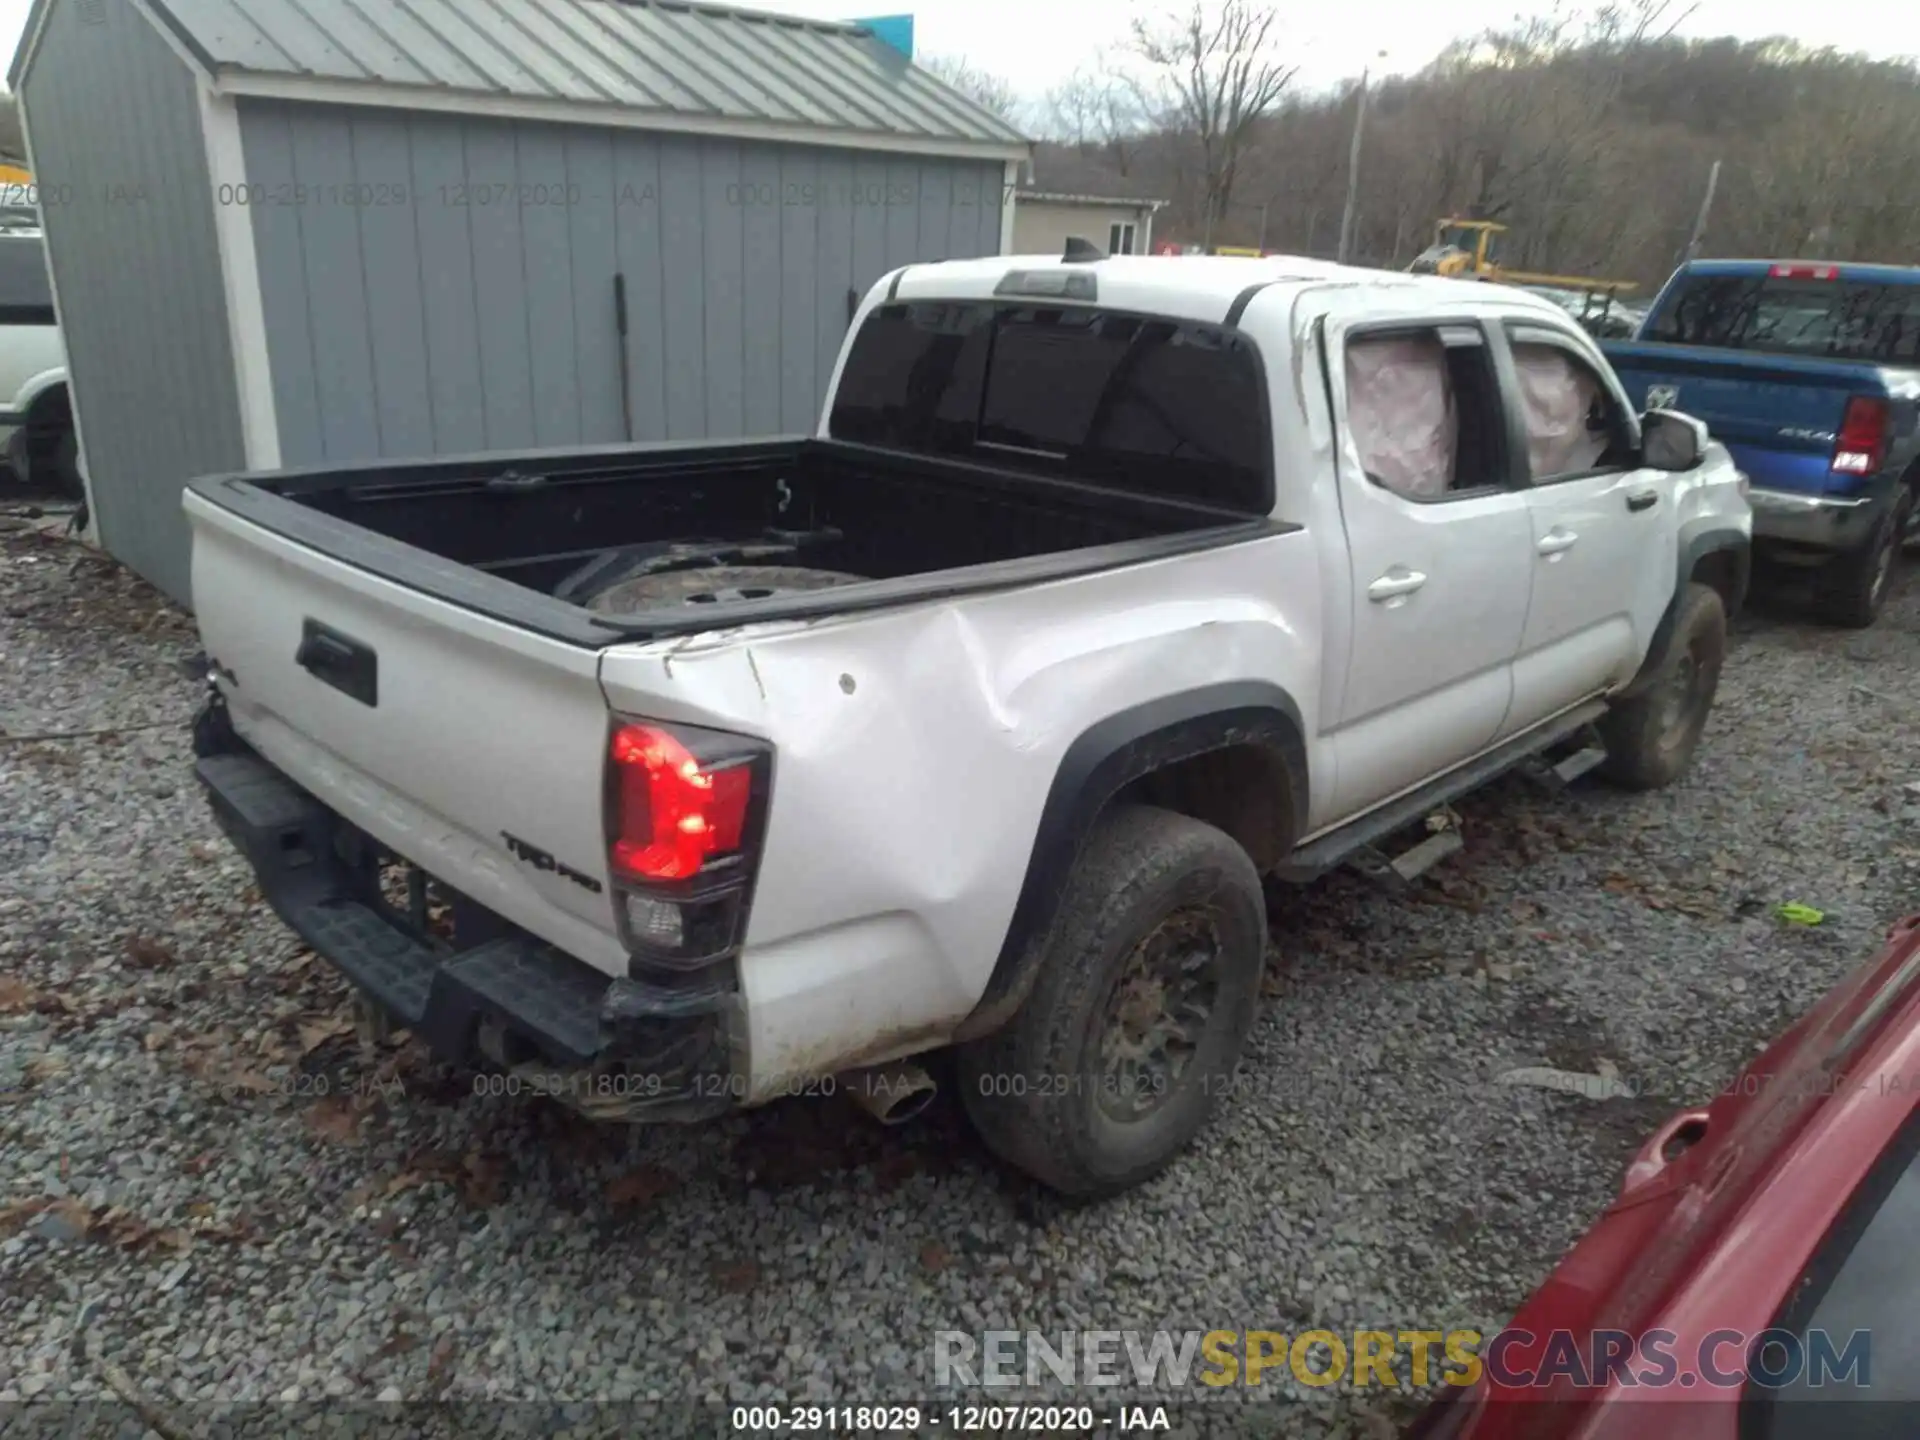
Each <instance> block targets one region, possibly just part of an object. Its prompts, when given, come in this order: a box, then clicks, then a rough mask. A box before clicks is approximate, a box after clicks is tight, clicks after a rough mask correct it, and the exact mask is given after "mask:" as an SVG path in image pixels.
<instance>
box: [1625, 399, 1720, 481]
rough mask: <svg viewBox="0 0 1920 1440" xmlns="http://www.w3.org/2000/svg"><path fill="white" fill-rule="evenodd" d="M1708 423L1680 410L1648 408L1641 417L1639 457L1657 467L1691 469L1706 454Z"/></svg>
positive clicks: (1652, 466) (1656, 468)
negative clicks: (1683, 413)
mask: <svg viewBox="0 0 1920 1440" xmlns="http://www.w3.org/2000/svg"><path fill="white" fill-rule="evenodd" d="M1710 438H1711V437H1709V435H1708V434H1707V427H1706V425H1705V424H1704V423H1703V422H1702V421H1699V420H1696V419H1694V418H1693V416H1691V415H1682V414H1681V413H1680V412H1679V411H1678V410H1649V411H1647V413H1646V414H1645V415H1643V416H1642V417H1641V418H1640V457H1641V459H1642V461H1643V462H1644V463H1645V464H1647V465H1648V466H1650V467H1651V468H1653V469H1655V470H1692V469H1694V468H1696V467H1697V466H1698V465H1699V464H1700V462H1701V461H1702V460H1704V459H1706V457H1707V445H1708V443H1709V441H1710Z"/></svg>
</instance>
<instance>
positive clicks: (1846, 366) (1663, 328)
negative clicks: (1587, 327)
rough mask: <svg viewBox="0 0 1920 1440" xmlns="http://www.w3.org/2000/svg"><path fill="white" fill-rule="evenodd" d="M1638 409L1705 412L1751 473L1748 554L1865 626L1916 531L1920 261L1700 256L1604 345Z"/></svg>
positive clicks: (1838, 619)
mask: <svg viewBox="0 0 1920 1440" xmlns="http://www.w3.org/2000/svg"><path fill="white" fill-rule="evenodd" d="M1601 349H1602V350H1604V351H1605V352H1606V354H1607V356H1608V358H1609V359H1610V360H1611V361H1612V362H1613V367H1614V369H1615V371H1617V372H1618V374H1619V376H1620V381H1621V383H1622V384H1623V385H1625V386H1626V388H1627V394H1628V396H1629V397H1630V398H1632V399H1634V400H1636V401H1638V402H1639V404H1640V407H1641V408H1642V409H1675V410H1682V411H1685V412H1686V413H1688V414H1690V415H1693V416H1695V417H1697V418H1699V419H1701V420H1704V421H1705V422H1706V423H1707V425H1708V427H1709V428H1710V429H1711V430H1712V432H1713V435H1714V438H1715V439H1717V440H1720V441H1722V442H1724V443H1725V444H1726V446H1727V448H1728V449H1730V450H1731V451H1732V452H1733V457H1734V461H1735V463H1736V464H1738V465H1739V467H1740V469H1741V470H1742V471H1743V472H1744V473H1745V474H1746V476H1747V479H1748V482H1749V485H1750V487H1751V490H1750V494H1749V499H1750V500H1751V502H1752V505H1753V539H1754V551H1755V557H1756V559H1759V560H1763V561H1765V560H1771V561H1773V562H1775V563H1778V564H1787V565H1793V566H1798V567H1803V568H1813V569H1815V570H1816V572H1817V573H1816V574H1815V575H1814V576H1813V580H1814V590H1815V595H1816V597H1817V603H1818V605H1819V609H1820V612H1821V613H1822V615H1823V616H1824V617H1825V618H1826V619H1828V620H1830V621H1832V622H1834V623H1836V624H1840V625H1849V626H1856V627H1857V626H1864V625H1871V624H1872V623H1873V621H1874V618H1875V617H1876V616H1877V615H1878V614H1879V612H1880V607H1881V604H1882V602H1883V601H1884V600H1885V599H1886V596H1887V592H1888V588H1889V582H1890V581H1891V579H1892V576H1893V571H1894V567H1895V565H1896V563H1897V562H1898V559H1899V555H1900V552H1901V547H1902V545H1903V544H1906V543H1910V542H1912V541H1914V540H1915V539H1920V504H1917V503H1916V502H1917V501H1920V429H1917V428H1916V424H1915V417H1916V410H1917V408H1920V269H1916V268H1909V267H1905V266H1896V265H1848V264H1834V263H1826V262H1815V261H1803V260H1793V261H1772V260H1697V261H1694V262H1692V263H1690V264H1687V265H1683V266H1682V267H1681V268H1680V269H1679V270H1677V271H1675V272H1674V275H1673V278H1672V279H1670V280H1668V281H1667V283H1666V284H1665V285H1664V286H1663V287H1661V290H1660V293H1659V295H1658V296H1656V297H1655V299H1654V302H1653V305H1652V307H1651V308H1650V309H1649V310H1648V311H1647V316H1646V319H1645V320H1644V321H1643V322H1642V323H1641V325H1640V328H1639V331H1638V332H1637V333H1636V334H1635V336H1634V338H1633V339H1632V340H1618V341H1605V342H1603V343H1602V345H1601Z"/></svg>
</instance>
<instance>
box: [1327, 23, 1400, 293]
mask: <svg viewBox="0 0 1920 1440" xmlns="http://www.w3.org/2000/svg"><path fill="white" fill-rule="evenodd" d="M1386 54H1387V52H1386V51H1384V50H1382V51H1381V52H1380V53H1379V54H1378V55H1376V56H1375V57H1374V58H1375V59H1376V60H1381V59H1385V58H1386ZM1371 69H1372V66H1371V65H1369V66H1367V67H1366V68H1363V69H1362V70H1361V71H1360V103H1359V104H1358V105H1357V106H1356V107H1355V108H1354V112H1353V142H1352V144H1350V145H1349V146H1348V147H1347V205H1346V208H1345V209H1344V210H1342V211H1341V212H1340V249H1339V251H1338V252H1337V253H1336V254H1335V256H1334V258H1335V259H1336V260H1337V261H1338V262H1339V263H1340V264H1342V265H1344V264H1346V263H1347V259H1348V257H1349V256H1350V255H1352V253H1353V219H1354V211H1355V210H1356V209H1357V208H1358V206H1359V204H1360V137H1361V135H1362V134H1363V133H1364V132H1365V130H1366V128H1367V76H1368V73H1369V71H1370V70H1371Z"/></svg>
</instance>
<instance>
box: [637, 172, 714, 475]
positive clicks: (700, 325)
mask: <svg viewBox="0 0 1920 1440" xmlns="http://www.w3.org/2000/svg"><path fill="white" fill-rule="evenodd" d="M644 143H648V144H652V145H655V146H657V147H658V148H659V152H660V268H661V276H662V279H663V284H662V288H661V296H660V300H661V309H660V325H661V332H660V352H661V363H662V364H664V365H665V366H666V372H667V386H666V394H667V413H666V429H665V438H666V439H669V440H688V439H696V438H698V437H699V436H702V435H706V434H709V433H711V432H709V431H708V430H707V395H706V383H705V379H704V377H705V375H706V373H707V315H706V298H707V291H708V288H709V286H710V284H711V282H712V277H710V276H709V274H708V270H707V258H708V256H707V246H706V233H705V231H706V227H705V223H704V217H705V213H706V211H705V190H704V177H703V175H702V172H701V167H700V146H699V142H698V141H684V140H678V139H675V138H673V137H668V136H662V137H660V138H659V139H657V140H649V141H647V142H644Z"/></svg>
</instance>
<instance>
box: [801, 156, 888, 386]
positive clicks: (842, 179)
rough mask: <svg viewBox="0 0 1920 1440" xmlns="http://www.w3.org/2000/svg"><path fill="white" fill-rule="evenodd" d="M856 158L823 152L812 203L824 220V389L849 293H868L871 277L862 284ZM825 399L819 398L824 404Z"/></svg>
mask: <svg viewBox="0 0 1920 1440" xmlns="http://www.w3.org/2000/svg"><path fill="white" fill-rule="evenodd" d="M852 196H853V157H852V156H851V155H847V154H840V153H835V152H830V151H822V152H820V185H819V189H818V191H817V192H816V196H815V200H814V204H815V207H816V210H817V213H818V214H819V217H820V225H819V237H820V238H819V257H820V266H819V272H818V276H817V280H818V284H817V288H816V293H817V294H818V295H819V297H820V305H819V311H818V315H817V325H816V328H815V330H814V336H813V344H814V352H813V353H814V370H813V373H814V378H815V379H816V380H817V381H818V382H819V387H820V389H821V390H822V391H824V390H825V389H826V387H827V381H828V380H829V379H830V378H832V375H833V364H834V361H835V360H836V359H838V358H839V355H840V342H841V341H842V340H844V339H846V337H847V323H848V321H849V320H850V319H851V318H852V311H851V309H850V308H849V306H848V302H847V297H848V292H849V291H851V290H853V289H855V288H856V287H857V288H859V289H860V290H863V291H864V290H865V289H866V287H867V285H870V284H872V283H873V276H871V275H869V276H867V277H866V284H861V283H860V280H859V277H858V274H857V272H856V266H855V261H854V249H853V205H852V203H851V201H852ZM825 398H826V397H825V395H824V394H823V395H821V396H819V397H818V399H820V400H824V399H825Z"/></svg>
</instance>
